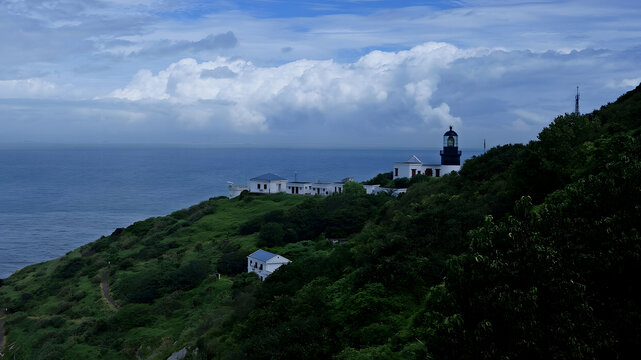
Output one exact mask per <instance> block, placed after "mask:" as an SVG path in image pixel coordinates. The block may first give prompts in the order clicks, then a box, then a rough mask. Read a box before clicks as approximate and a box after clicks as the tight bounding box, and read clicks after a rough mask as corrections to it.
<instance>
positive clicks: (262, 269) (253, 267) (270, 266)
mask: <svg viewBox="0 0 641 360" xmlns="http://www.w3.org/2000/svg"><path fill="white" fill-rule="evenodd" d="M290 262H292V261H291V260H289V259H287V258H285V257H282V256H280V255H277V254H272V253H270V252H269V251H265V250H262V249H258V250H256V251H254V252H253V253H251V254H250V255H249V256H247V272H250V273H251V272H253V273H256V274H257V275H258V277H260V280H261V281H263V280H265V278H267V277H268V276H269V275H271V274H272V273H273V272H274V271H276V269H278V268H279V267H281V266H283V265H287V264H289V263H290Z"/></svg>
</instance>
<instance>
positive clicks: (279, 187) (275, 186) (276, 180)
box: [249, 173, 287, 194]
mask: <svg viewBox="0 0 641 360" xmlns="http://www.w3.org/2000/svg"><path fill="white" fill-rule="evenodd" d="M286 187H287V179H285V178H282V177H280V176H278V175H276V174H272V173H267V174H263V175H261V176H257V177H255V178H252V179H249V192H251V193H257V194H275V193H281V192H285V191H286Z"/></svg>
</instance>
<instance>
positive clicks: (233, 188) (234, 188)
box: [227, 182, 249, 199]
mask: <svg viewBox="0 0 641 360" xmlns="http://www.w3.org/2000/svg"><path fill="white" fill-rule="evenodd" d="M227 189H228V190H229V195H228V197H229V198H230V199H233V198H235V197H236V196H239V195H240V193H242V192H243V191H245V190H249V187H247V185H234V184H233V183H231V182H227Z"/></svg>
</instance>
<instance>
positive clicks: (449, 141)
mask: <svg viewBox="0 0 641 360" xmlns="http://www.w3.org/2000/svg"><path fill="white" fill-rule="evenodd" d="M441 165H461V151H460V150H459V149H458V134H457V133H456V131H454V130H452V127H451V126H450V130H449V131H447V132H446V133H445V134H443V150H441Z"/></svg>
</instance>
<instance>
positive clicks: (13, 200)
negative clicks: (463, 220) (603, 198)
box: [0, 145, 482, 278]
mask: <svg viewBox="0 0 641 360" xmlns="http://www.w3.org/2000/svg"><path fill="white" fill-rule="evenodd" d="M462 151H463V156H462V160H465V159H468V158H470V157H472V156H474V155H478V154H480V153H481V152H482V150H474V149H467V150H466V149H463V150H462ZM411 155H416V156H418V157H419V159H421V160H422V161H423V162H426V163H439V162H440V157H439V150H438V149H414V150H412V149H276V148H213V147H189V146H115V145H113V146H112V145H100V146H89V145H86V146H85V145H83V146H60V145H55V146H54V145H47V146H44V145H19V146H4V147H2V148H0V278H6V277H8V276H10V275H11V274H12V273H13V272H15V271H16V270H19V269H21V268H23V267H25V266H27V265H30V264H34V263H38V262H42V261H47V260H51V259H55V258H58V257H60V256H62V255H64V254H65V253H67V252H69V251H71V250H73V249H75V248H77V247H79V246H81V245H83V244H86V243H89V242H91V241H94V240H96V239H98V238H99V237H100V236H101V235H109V234H111V233H112V232H113V230H115V229H116V228H119V227H126V226H128V225H130V224H131V223H133V222H135V221H138V220H144V219H146V218H149V217H153V216H162V215H167V214H169V213H171V212H173V211H175V210H179V209H182V208H185V207H189V206H191V205H194V204H197V203H199V202H201V201H204V200H207V199H209V198H211V197H217V196H226V195H227V194H228V190H227V186H228V184H229V183H230V182H231V183H233V184H236V185H246V184H248V182H249V179H250V178H252V177H255V176H259V175H262V174H264V173H268V172H271V173H275V174H278V175H280V176H282V177H285V178H287V179H289V180H292V181H293V180H298V181H324V182H333V181H339V180H341V179H343V178H347V177H353V178H354V180H355V181H365V180H368V179H371V178H372V177H374V176H376V175H377V174H378V173H382V172H388V171H391V170H392V163H393V162H394V161H405V160H406V159H408V158H409V157H410V156H411Z"/></svg>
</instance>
